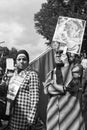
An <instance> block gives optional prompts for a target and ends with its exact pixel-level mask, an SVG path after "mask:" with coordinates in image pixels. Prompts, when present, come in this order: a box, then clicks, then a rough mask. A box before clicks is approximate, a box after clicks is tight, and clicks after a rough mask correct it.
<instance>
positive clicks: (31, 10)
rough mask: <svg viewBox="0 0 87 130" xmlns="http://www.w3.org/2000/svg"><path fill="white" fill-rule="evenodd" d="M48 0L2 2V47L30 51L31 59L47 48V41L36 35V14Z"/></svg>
mask: <svg viewBox="0 0 87 130" xmlns="http://www.w3.org/2000/svg"><path fill="white" fill-rule="evenodd" d="M44 2H46V0H0V41H5V44H3V45H2V46H5V45H6V46H7V47H8V48H11V47H15V48H16V49H21V48H25V49H26V50H28V51H29V50H30V53H31V57H32V58H34V57H35V56H37V55H39V54H40V53H41V52H42V51H43V50H44V49H45V48H46V46H45V44H44V43H45V39H43V38H42V36H40V35H39V34H37V33H36V30H35V28H34V14H35V13H37V12H38V11H39V10H40V8H41V4H42V3H44Z"/></svg>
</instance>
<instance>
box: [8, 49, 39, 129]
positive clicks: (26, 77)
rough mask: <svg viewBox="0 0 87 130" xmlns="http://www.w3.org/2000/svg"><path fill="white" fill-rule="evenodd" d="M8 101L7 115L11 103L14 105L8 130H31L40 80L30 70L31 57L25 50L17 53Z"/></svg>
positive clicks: (35, 112)
mask: <svg viewBox="0 0 87 130" xmlns="http://www.w3.org/2000/svg"><path fill="white" fill-rule="evenodd" d="M7 100H8V101H7V111H6V114H7V115H9V114H10V112H9V111H8V108H9V109H10V107H9V102H10V103H11V105H13V109H12V115H11V118H10V122H9V126H8V130H30V127H32V126H33V125H34V124H35V120H36V116H37V107H38V102H39V79H38V75H37V73H36V72H35V71H32V70H31V69H30V68H29V55H28V53H27V52H26V51H25V50H20V51H18V53H17V56H16V70H15V72H14V75H13V76H12V78H11V79H10V81H9V86H8V93H7ZM10 110H11V109H10Z"/></svg>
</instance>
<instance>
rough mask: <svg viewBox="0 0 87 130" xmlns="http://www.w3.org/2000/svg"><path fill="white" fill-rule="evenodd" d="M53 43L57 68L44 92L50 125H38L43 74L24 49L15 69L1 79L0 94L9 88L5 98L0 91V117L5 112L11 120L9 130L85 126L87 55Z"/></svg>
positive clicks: (66, 129)
mask: <svg viewBox="0 0 87 130" xmlns="http://www.w3.org/2000/svg"><path fill="white" fill-rule="evenodd" d="M52 46H54V47H55V48H53V52H54V62H55V68H54V69H53V70H52V71H51V72H49V73H48V74H47V78H46V81H45V82H44V84H43V85H44V94H46V95H47V96H48V104H47V108H46V117H47V118H46V127H44V128H43V127H41V128H39V129H36V123H37V122H38V121H37V120H38V104H39V100H40V91H39V89H40V88H39V87H40V78H39V74H38V73H37V72H36V71H35V70H32V69H31V68H30V65H29V54H28V52H27V51H26V50H20V51H18V52H17V55H16V60H15V69H14V72H13V73H11V75H10V76H9V74H8V72H7V73H5V74H4V76H3V77H2V80H1V83H0V91H1V92H0V94H1V93H2V91H5V92H6V93H5V94H3V95H2V97H3V99H4V100H3V99H1V95H0V119H3V117H4V116H5V117H4V119H3V120H8V124H7V126H6V128H5V130H85V121H84V117H83V113H82V108H84V107H83V106H85V107H86V105H83V104H84V102H85V99H86V94H85V96H84V98H82V95H83V93H85V92H86V85H87V78H86V77H87V73H86V72H87V71H86V68H85V67H84V66H83V63H82V60H83V59H86V57H84V56H82V57H81V56H79V55H77V54H74V53H70V52H66V53H63V50H61V44H60V43H58V42H52ZM4 97H5V98H4ZM83 99H84V102H83ZM2 101H3V102H4V106H2V104H1V102H2ZM82 103H83V104H82ZM3 111H4V112H3ZM0 126H2V122H0ZM3 130H4V129H3Z"/></svg>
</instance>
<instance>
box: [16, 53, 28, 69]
mask: <svg viewBox="0 0 87 130" xmlns="http://www.w3.org/2000/svg"><path fill="white" fill-rule="evenodd" d="M16 66H17V68H18V69H20V70H24V69H26V68H27V66H28V60H27V57H26V55H25V54H19V55H18V56H17V58H16Z"/></svg>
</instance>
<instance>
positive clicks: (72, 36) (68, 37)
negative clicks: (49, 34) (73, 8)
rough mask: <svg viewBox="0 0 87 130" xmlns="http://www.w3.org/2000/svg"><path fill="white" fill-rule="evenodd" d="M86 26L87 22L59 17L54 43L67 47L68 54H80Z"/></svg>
mask: <svg viewBox="0 0 87 130" xmlns="http://www.w3.org/2000/svg"><path fill="white" fill-rule="evenodd" d="M85 26H86V21H85V20H81V19H76V18H70V17H64V16H59V18H58V22H57V25H56V29H55V32H54V36H53V41H57V42H60V43H61V45H62V44H64V46H67V51H68V52H71V53H75V54H80V50H81V46H82V41H83V36H84V31H85Z"/></svg>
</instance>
